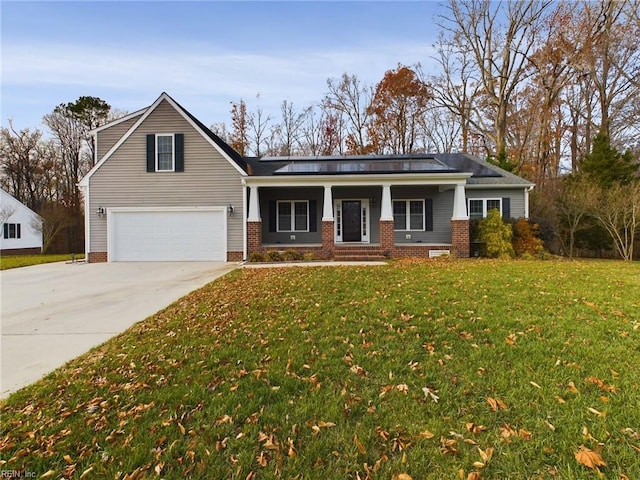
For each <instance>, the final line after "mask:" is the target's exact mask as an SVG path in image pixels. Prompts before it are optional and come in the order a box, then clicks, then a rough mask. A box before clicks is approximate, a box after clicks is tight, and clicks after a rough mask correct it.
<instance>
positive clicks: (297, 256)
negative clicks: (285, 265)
mask: <svg viewBox="0 0 640 480" xmlns="http://www.w3.org/2000/svg"><path fill="white" fill-rule="evenodd" d="M282 259H283V260H284V261H285V262H295V261H298V260H302V254H301V253H300V252H298V251H297V250H285V251H284V253H283V254H282Z"/></svg>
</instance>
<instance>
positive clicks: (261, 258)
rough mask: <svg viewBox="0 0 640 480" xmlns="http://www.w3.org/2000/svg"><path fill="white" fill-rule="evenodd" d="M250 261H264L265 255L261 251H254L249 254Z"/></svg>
mask: <svg viewBox="0 0 640 480" xmlns="http://www.w3.org/2000/svg"><path fill="white" fill-rule="evenodd" d="M249 261H250V262H264V255H262V254H261V253H260V252H253V253H252V254H250V255H249Z"/></svg>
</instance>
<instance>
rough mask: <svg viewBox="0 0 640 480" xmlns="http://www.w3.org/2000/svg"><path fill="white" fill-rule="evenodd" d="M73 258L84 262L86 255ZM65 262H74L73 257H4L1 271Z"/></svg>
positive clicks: (1, 261)
mask: <svg viewBox="0 0 640 480" xmlns="http://www.w3.org/2000/svg"><path fill="white" fill-rule="evenodd" d="M73 258H74V259H75V260H82V259H84V253H80V254H77V255H75V256H74V257H73ZM64 261H67V262H70V261H72V257H71V255H70V254H68V253H61V254H55V255H50V254H43V255H5V256H4V257H0V270H9V269H10V268H20V267H29V266H31V265H41V264H43V263H53V262H64Z"/></svg>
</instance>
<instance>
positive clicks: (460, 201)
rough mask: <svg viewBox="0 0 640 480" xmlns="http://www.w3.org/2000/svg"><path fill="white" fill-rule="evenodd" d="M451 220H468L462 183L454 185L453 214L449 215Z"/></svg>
mask: <svg viewBox="0 0 640 480" xmlns="http://www.w3.org/2000/svg"><path fill="white" fill-rule="evenodd" d="M451 220H469V215H468V214H467V201H466V197H465V190H464V185H463V184H458V185H456V191H455V194H454V196H453V216H452V217H451Z"/></svg>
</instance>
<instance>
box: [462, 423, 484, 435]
mask: <svg viewBox="0 0 640 480" xmlns="http://www.w3.org/2000/svg"><path fill="white" fill-rule="evenodd" d="M466 427H467V430H469V431H470V432H471V433H474V434H478V433H482V432H484V431H485V430H486V429H487V427H485V426H484V425H476V424H475V423H473V422H467V424H466Z"/></svg>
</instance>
